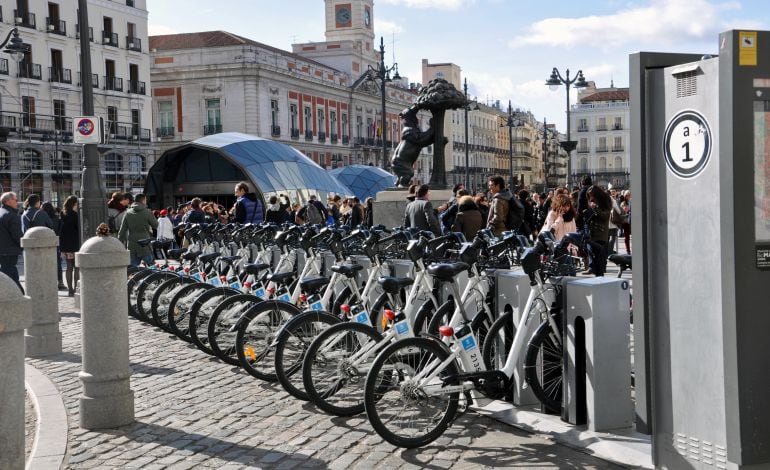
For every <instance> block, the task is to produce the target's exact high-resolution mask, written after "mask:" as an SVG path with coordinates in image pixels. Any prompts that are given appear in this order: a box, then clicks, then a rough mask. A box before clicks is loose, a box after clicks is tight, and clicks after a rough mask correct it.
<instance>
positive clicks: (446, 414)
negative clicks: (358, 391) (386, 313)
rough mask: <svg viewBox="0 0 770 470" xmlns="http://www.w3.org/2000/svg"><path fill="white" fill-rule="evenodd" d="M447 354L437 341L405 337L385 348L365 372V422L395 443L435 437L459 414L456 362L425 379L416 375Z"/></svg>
mask: <svg viewBox="0 0 770 470" xmlns="http://www.w3.org/2000/svg"><path fill="white" fill-rule="evenodd" d="M448 357H449V353H448V352H447V351H446V349H444V348H443V347H442V346H441V345H440V344H438V343H437V342H436V341H435V340H432V339H429V338H419V337H418V338H407V339H403V340H400V341H397V342H395V343H393V344H391V345H390V346H388V347H387V348H385V349H384V350H383V351H382V353H380V355H379V356H377V359H375V361H374V363H373V364H372V368H371V370H369V374H368V375H367V377H366V385H365V391H364V403H365V405H366V415H367V416H368V417H369V422H371V423H372V427H374V430H375V431H377V434H379V435H380V436H381V437H382V438H383V439H385V440H386V441H388V442H390V443H391V444H393V445H394V446H398V447H406V448H410V449H412V448H415V447H421V446H424V445H427V444H429V443H431V442H433V441H434V440H436V439H438V438H439V437H440V436H441V435H442V434H443V433H444V431H446V429H447V428H448V427H449V424H450V423H451V422H452V420H453V419H454V417H455V415H456V414H457V406H458V401H459V396H460V393H459V391H450V392H449V393H447V392H446V391H445V390H446V388H447V387H453V388H455V389H456V388H457V387H455V386H456V385H459V381H458V379H457V366H456V364H455V363H454V362H451V363H450V364H449V365H448V366H447V367H446V368H445V369H444V370H443V371H441V373H440V374H439V375H438V376H437V377H436V379H434V380H432V381H431V382H429V383H423V381H422V380H420V379H415V376H417V375H418V374H423V375H425V373H426V372H427V371H426V369H434V368H436V367H437V366H438V365H439V364H441V362H443V361H445V360H446V359H447V358H448ZM452 377H454V378H452Z"/></svg>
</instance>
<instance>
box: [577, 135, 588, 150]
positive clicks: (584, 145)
mask: <svg viewBox="0 0 770 470" xmlns="http://www.w3.org/2000/svg"><path fill="white" fill-rule="evenodd" d="M578 152H588V139H586V138H585V137H583V138H581V139H580V144H579V145H578Z"/></svg>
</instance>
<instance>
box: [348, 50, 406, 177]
mask: <svg viewBox="0 0 770 470" xmlns="http://www.w3.org/2000/svg"><path fill="white" fill-rule="evenodd" d="M391 72H394V74H393V77H391V76H390V73H391ZM393 80H401V76H400V75H399V74H398V64H397V63H394V64H393V65H391V66H390V67H387V66H386V65H385V40H384V39H383V38H382V36H380V63H379V64H377V68H374V67H372V66H371V65H370V66H369V69H368V70H367V71H366V72H364V74H363V75H361V76H360V77H359V78H358V80H356V81H355V82H354V83H353V85H352V86H351V87H350V88H351V89H353V90H355V89H356V88H358V86H359V85H360V84H361V83H363V82H365V81H370V82H379V85H380V96H381V98H382V109H381V112H382V114H381V128H382V162H383V164H382V165H383V168H384V169H385V170H386V171H389V170H390V161H389V160H388V137H387V132H386V131H385V123H386V122H387V119H386V116H387V114H386V113H387V110H386V109H385V96H386V95H385V93H386V91H385V86H386V85H387V84H388V83H389V82H392V81H393Z"/></svg>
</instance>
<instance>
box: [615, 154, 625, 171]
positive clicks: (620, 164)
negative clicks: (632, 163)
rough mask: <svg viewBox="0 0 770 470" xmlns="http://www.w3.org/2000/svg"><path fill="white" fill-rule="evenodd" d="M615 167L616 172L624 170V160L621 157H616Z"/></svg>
mask: <svg viewBox="0 0 770 470" xmlns="http://www.w3.org/2000/svg"><path fill="white" fill-rule="evenodd" d="M614 167H615V169H616V171H621V170H622V169H623V159H622V158H621V157H615V165H614Z"/></svg>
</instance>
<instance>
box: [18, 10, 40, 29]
mask: <svg viewBox="0 0 770 470" xmlns="http://www.w3.org/2000/svg"><path fill="white" fill-rule="evenodd" d="M13 19H14V23H15V24H16V26H24V27H25V28H33V29H34V28H36V27H37V21H35V14H34V13H30V12H28V11H24V10H13Z"/></svg>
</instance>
